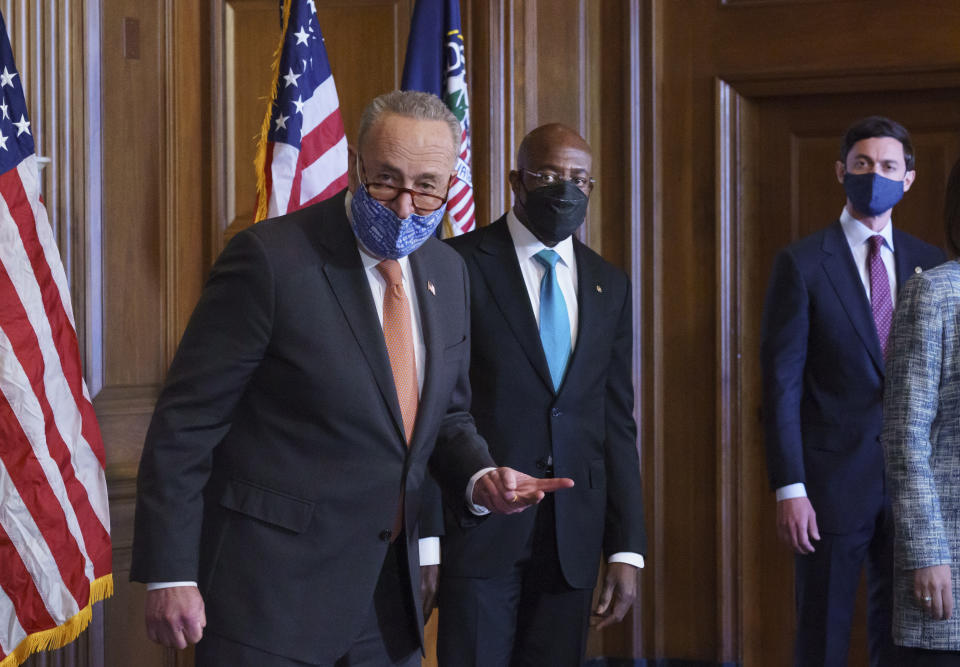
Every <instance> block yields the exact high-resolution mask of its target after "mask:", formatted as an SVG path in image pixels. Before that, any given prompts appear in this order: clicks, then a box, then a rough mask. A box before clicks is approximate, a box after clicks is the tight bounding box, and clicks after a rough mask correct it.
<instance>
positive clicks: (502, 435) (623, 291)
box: [438, 124, 646, 667]
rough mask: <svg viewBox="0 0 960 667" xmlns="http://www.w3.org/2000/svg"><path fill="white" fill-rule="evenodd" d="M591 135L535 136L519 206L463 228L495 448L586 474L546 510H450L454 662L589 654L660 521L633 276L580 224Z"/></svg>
mask: <svg viewBox="0 0 960 667" xmlns="http://www.w3.org/2000/svg"><path fill="white" fill-rule="evenodd" d="M592 163H593V160H592V155H591V151H590V146H589V145H588V144H587V142H586V141H584V140H583V139H582V138H581V137H580V136H579V135H578V134H577V133H576V132H575V131H574V130H572V129H570V128H568V127H565V126H563V125H559V124H549V125H544V126H542V127H539V128H537V129H535V130H534V131H532V132H531V133H530V134H528V135H527V136H526V137H525V138H524V140H523V142H522V143H521V145H520V151H519V154H518V157H517V170H516V171H512V172H511V173H510V184H511V187H512V189H513V193H514V202H515V203H514V206H513V209H512V210H511V211H509V212H508V213H507V214H506V215H504V216H502V217H501V218H500V219H499V220H497V221H496V222H494V223H492V224H491V225H489V226H487V227H484V228H481V229H479V230H477V231H475V232H472V233H470V234H466V235H465V236H461V237H458V238H456V239H453V240H452V241H451V242H450V243H451V245H452V246H453V247H454V248H455V249H456V250H457V252H459V253H460V254H461V255H462V256H463V258H464V260H465V261H466V265H467V269H468V271H469V274H470V292H471V294H470V299H471V311H472V313H471V329H472V354H471V371H470V381H471V385H472V388H473V403H472V407H471V412H472V413H473V415H474V417H475V419H476V422H477V427H478V429H479V431H480V433H481V434H482V435H483V436H484V437H485V438H486V440H487V442H488V443H489V446H490V450H491V454H492V455H493V457H494V459H496V460H498V461H503V463H502V465H508V466H513V467H515V468H516V469H518V470H521V471H523V472H526V473H528V474H531V475H534V476H537V477H551V476H556V477H570V478H573V479H574V480H575V482H576V486H574V488H573V489H570V490H569V491H568V492H566V494H565V495H564V496H563V497H560V496H557V497H556V498H554V499H552V502H551V499H547V501H545V502H544V503H541V505H540V507H539V508H538V509H537V511H536V512H526V513H524V514H523V515H517V516H516V517H498V516H492V517H489V518H488V519H487V520H486V521H482V522H476V523H477V525H470V524H471V523H473V522H471V521H469V520H467V521H464V520H463V519H462V518H458V517H455V516H453V515H452V514H451V515H449V516H448V517H447V521H446V536H445V537H444V540H443V547H442V554H443V556H442V559H443V561H442V564H441V582H440V591H439V596H440V609H441V611H440V627H439V646H438V653H439V659H440V664H441V665H443V666H446V667H454V666H456V667H465V666H469V665H483V666H484V667H490V666H497V665H504V666H506V665H516V664H522V665H543V666H545V667H546V666H548V665H549V666H550V667H562V666H564V665H579V664H580V663H582V661H583V657H584V653H585V649H586V636H587V628H588V626H589V624H588V621H590V619H591V598H592V593H593V589H594V585H595V584H596V581H597V572H598V569H599V566H600V563H601V560H603V561H604V562H605V563H606V570H605V575H604V579H603V584H602V590H601V594H600V597H599V600H598V603H597V605H596V607H595V608H594V609H593V619H592V623H593V624H594V625H595V626H597V627H603V626H605V625H608V624H610V623H614V622H617V621H619V620H621V619H622V618H623V617H624V615H625V614H626V612H627V611H628V610H629V609H630V607H631V606H632V605H633V601H634V599H635V597H636V589H637V576H638V572H639V568H641V567H642V566H643V554H644V552H645V550H646V534H645V530H644V522H643V503H642V493H641V485H640V473H639V461H638V455H637V437H636V424H635V422H634V419H633V385H632V372H631V368H632V363H631V359H632V345H633V329H632V322H633V320H632V315H631V295H630V283H629V281H628V279H627V276H626V275H625V274H624V273H623V271H621V270H619V269H617V268H615V267H614V266H612V265H611V264H609V263H608V262H606V261H604V260H603V259H602V258H601V257H600V256H599V255H597V254H596V253H594V252H593V251H591V250H590V249H589V248H587V247H586V246H585V245H584V244H582V243H581V242H580V241H579V240H577V239H575V238H574V237H573V234H574V233H575V232H576V230H577V229H578V228H579V227H580V225H581V224H582V223H583V221H584V217H585V215H586V212H587V205H588V203H589V197H590V193H591V192H592V191H593V187H594V181H593V179H592V178H591V176H590V171H591V168H592Z"/></svg>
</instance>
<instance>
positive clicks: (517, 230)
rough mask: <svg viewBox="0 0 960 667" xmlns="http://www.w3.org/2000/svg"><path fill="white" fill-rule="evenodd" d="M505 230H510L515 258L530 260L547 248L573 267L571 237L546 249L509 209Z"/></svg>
mask: <svg viewBox="0 0 960 667" xmlns="http://www.w3.org/2000/svg"><path fill="white" fill-rule="evenodd" d="M507 229H509V230H510V237H511V238H512V239H513V245H514V247H515V248H516V249H517V256H518V257H524V258H526V259H531V258H532V257H533V256H534V255H536V254H537V253H538V252H540V251H541V250H543V249H545V248H547V249H549V250H555V251H556V252H557V254H558V255H560V259H561V260H562V261H563V263H564V264H566V265H567V266H573V261H574V258H573V236H568V237H567V238H565V239H563V240H562V241H560V243H558V244H557V245H555V246H553V247H552V248H548V247H547V246H545V245H544V244H543V242H542V241H541V240H540V239H538V238H537V237H536V236H534V235H533V232H531V231H530V230H529V229H527V228H526V227H524V225H523V223H522V222H520V220H519V219H518V218H517V214H516V213H514V212H513V209H512V208H511V209H510V210H509V211H507Z"/></svg>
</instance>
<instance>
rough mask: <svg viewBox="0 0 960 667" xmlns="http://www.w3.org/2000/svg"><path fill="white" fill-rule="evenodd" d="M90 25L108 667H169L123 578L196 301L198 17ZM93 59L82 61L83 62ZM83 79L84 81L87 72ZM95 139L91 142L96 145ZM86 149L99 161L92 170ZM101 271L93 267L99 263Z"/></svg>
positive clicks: (201, 235)
mask: <svg viewBox="0 0 960 667" xmlns="http://www.w3.org/2000/svg"><path fill="white" fill-rule="evenodd" d="M94 4H95V7H92V8H91V10H90V11H91V17H88V21H87V23H88V24H89V25H91V26H92V27H93V28H94V37H93V38H90V37H88V39H91V40H92V41H97V39H98V40H99V42H100V47H101V48H99V49H93V50H92V52H93V53H96V56H97V62H96V64H95V65H91V67H90V68H89V71H88V77H89V79H92V80H94V81H95V84H93V85H92V86H91V85H90V84H88V86H90V87H89V88H88V89H89V90H93V91H95V92H96V95H97V97H98V99H97V101H96V102H97V104H91V109H92V111H91V114H92V115H93V116H97V117H98V119H100V123H99V124H98V125H94V126H93V129H92V130H90V132H91V135H92V136H91V144H92V145H93V146H94V148H92V149H91V154H92V155H91V157H92V158H93V161H92V162H91V165H92V166H93V167H95V168H97V169H94V170H92V171H91V177H90V179H89V185H88V187H89V190H91V191H93V192H95V193H96V194H93V195H90V196H89V199H88V201H87V202H86V205H87V206H88V207H90V209H91V210H96V209H97V208H99V209H100V211H101V212H102V219H101V220H100V224H99V228H100V229H99V232H100V236H99V238H97V237H96V236H95V235H94V236H92V237H91V242H90V246H89V248H88V260H89V261H90V262H91V268H90V274H91V276H93V279H92V280H91V282H93V283H95V281H96V280H97V279H99V281H100V285H101V286H102V294H101V300H100V301H99V302H97V301H95V300H91V303H90V305H91V306H93V307H99V312H96V313H94V315H93V316H91V317H88V319H89V320H91V321H94V322H100V323H102V327H103V328H102V336H101V337H100V338H99V339H97V340H96V341H95V343H96V344H97V346H98V347H99V349H98V350H97V351H96V354H99V357H100V359H102V382H101V384H102V387H101V388H100V389H99V390H98V391H97V392H96V393H95V395H94V406H95V408H96V409H97V414H98V417H99V420H100V425H101V429H102V431H103V435H104V442H105V445H106V448H107V481H108V488H109V492H110V497H111V514H112V517H113V526H112V529H113V531H112V534H113V541H114V573H115V574H114V583H115V594H114V597H113V598H112V599H111V600H109V601H108V602H107V603H106V608H105V611H106V614H105V619H104V626H105V630H104V632H105V634H106V640H107V646H106V651H105V660H106V664H138V665H144V666H146V667H150V666H151V665H175V664H183V663H185V662H187V661H189V654H178V653H176V652H174V651H169V650H164V649H162V648H161V647H159V646H157V645H155V644H153V643H152V642H149V640H147V638H146V636H145V633H144V629H143V593H144V589H143V586H142V585H140V584H130V583H129V582H128V581H127V577H128V575H129V567H130V546H131V543H132V523H133V507H134V488H135V478H136V467H137V463H138V461H139V458H140V451H141V449H142V446H143V438H144V435H145V433H146V428H147V424H148V422H149V418H150V415H151V413H152V410H153V405H154V402H155V400H156V396H157V392H158V389H159V386H160V383H161V382H162V380H163V376H164V375H165V373H166V369H167V366H168V365H169V362H170V360H171V358H172V356H173V352H174V350H175V349H176V345H177V342H178V340H179V337H180V335H181V333H182V331H183V328H184V326H185V325H186V321H187V319H188V317H189V314H190V312H191V311H192V309H193V306H194V304H195V303H196V300H197V298H198V296H199V292H200V287H201V281H202V279H203V275H204V269H205V262H204V258H205V257H206V256H207V255H208V254H209V253H208V247H206V246H205V243H204V239H205V237H206V234H205V232H204V230H205V227H206V221H207V220H208V219H209V217H210V210H211V203H210V194H209V193H210V190H211V188H210V174H209V172H208V170H207V165H208V164H209V154H210V141H209V139H208V137H209V136H210V132H209V122H210V120H209V113H210V112H209V92H208V91H209V78H208V77H209V75H208V74H207V72H208V71H209V67H208V66H207V64H208V63H209V59H210V56H209V47H208V46H207V44H208V42H207V40H208V39H209V37H208V33H209V18H208V16H209V14H208V12H207V11H206V9H205V8H203V7H202V6H201V5H198V4H197V3H195V2H191V1H190V0H154V1H152V2H142V1H139V0H100V2H99V3H91V5H94ZM90 52H91V50H88V53H90ZM90 72H95V73H93V74H91V73H90ZM94 132H96V134H94ZM96 147H99V149H100V150H101V151H102V159H99V160H97V156H96V155H95V152H96ZM98 263H99V264H98Z"/></svg>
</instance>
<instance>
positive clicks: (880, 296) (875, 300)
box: [867, 234, 893, 356]
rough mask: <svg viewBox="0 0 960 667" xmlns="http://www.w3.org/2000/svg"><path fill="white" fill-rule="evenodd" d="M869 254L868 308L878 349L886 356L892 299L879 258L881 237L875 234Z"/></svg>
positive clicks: (885, 268)
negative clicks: (869, 308)
mask: <svg viewBox="0 0 960 667" xmlns="http://www.w3.org/2000/svg"><path fill="white" fill-rule="evenodd" d="M869 241H870V252H869V253H867V266H868V267H869V268H870V306H871V308H873V323H874V324H875V325H876V326H877V336H879V337H880V349H881V350H883V355H884V356H886V355H887V337H888V336H889V335H890V323H891V322H892V321H893V299H892V298H890V278H889V276H887V267H886V266H885V265H884V263H883V259H881V257H880V248H881V247H882V246H883V237H882V236H880V235H879V234H875V235H874V236H871V237H870V238H869Z"/></svg>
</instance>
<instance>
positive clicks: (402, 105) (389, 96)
mask: <svg viewBox="0 0 960 667" xmlns="http://www.w3.org/2000/svg"><path fill="white" fill-rule="evenodd" d="M385 113H395V114H397V115H398V116H406V117H407V118H415V119H417V120H442V121H443V122H444V123H446V124H447V126H448V127H449V128H450V139H451V140H452V141H453V144H452V145H453V152H454V154H457V153H459V152H460V121H458V120H457V117H456V116H454V115H453V112H452V111H450V109H448V108H447V105H446V104H444V103H443V101H442V100H441V99H440V98H439V97H437V96H436V95H434V94H432V93H423V92H420V91H418V90H394V91H391V92H389V93H384V94H383V95H378V96H377V97H375V98H373V101H372V102H370V104H368V105H367V108H366V109H364V110H363V115H362V116H360V131H359V132H358V133H357V148H359V147H360V146H362V145H363V138H364V137H365V136H366V135H367V132H368V131H369V130H370V128H371V127H373V124H374V123H375V122H377V119H378V118H380V116H381V115H382V114H385Z"/></svg>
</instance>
